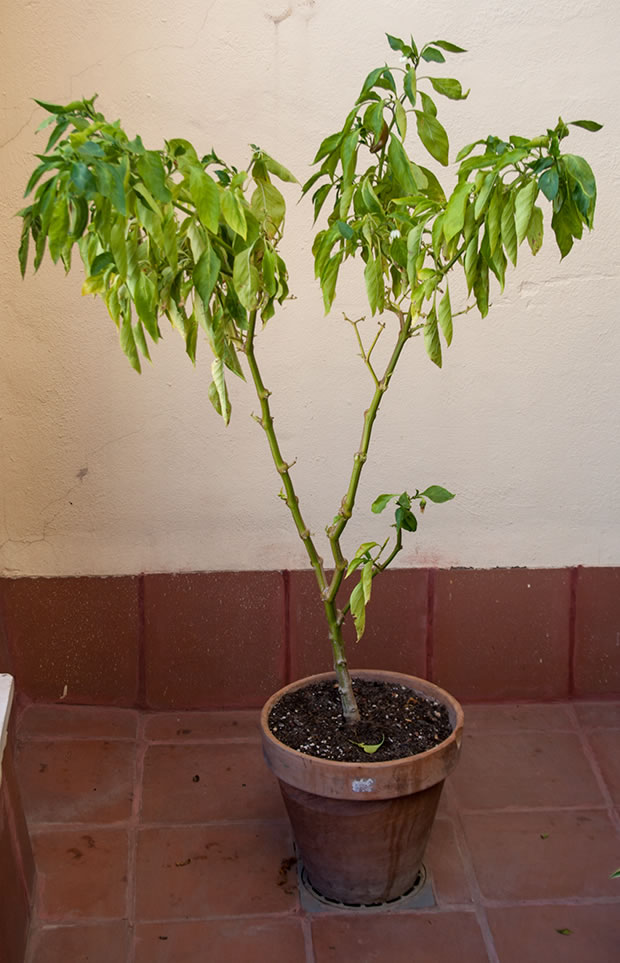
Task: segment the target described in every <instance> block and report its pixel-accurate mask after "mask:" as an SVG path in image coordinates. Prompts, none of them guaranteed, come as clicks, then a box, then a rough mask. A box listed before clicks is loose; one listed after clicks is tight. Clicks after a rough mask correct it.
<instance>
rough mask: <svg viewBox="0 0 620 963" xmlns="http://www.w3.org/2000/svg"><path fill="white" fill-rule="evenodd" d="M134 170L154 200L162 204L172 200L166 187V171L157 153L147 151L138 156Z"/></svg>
mask: <svg viewBox="0 0 620 963" xmlns="http://www.w3.org/2000/svg"><path fill="white" fill-rule="evenodd" d="M136 169H137V171H138V173H139V174H140V177H141V178H142V180H143V181H144V183H145V184H146V186H147V187H148V189H149V191H150V192H151V194H152V195H153V197H154V198H155V200H157V201H160V202H161V203H162V204H167V203H168V202H169V201H171V200H172V194H171V193H170V190H169V189H168V187H167V186H166V171H165V169H164V165H163V162H162V159H161V157H160V155H159V154H158V153H157V151H154V150H147V151H144V153H143V154H140V156H139V157H138V160H137V163H136Z"/></svg>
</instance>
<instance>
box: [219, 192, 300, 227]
mask: <svg viewBox="0 0 620 963" xmlns="http://www.w3.org/2000/svg"><path fill="white" fill-rule="evenodd" d="M250 206H251V208H252V211H253V212H254V214H255V215H256V217H257V218H258V220H259V221H260V222H261V223H262V224H263V226H264V228H265V231H266V233H267V235H268V236H269V237H273V236H274V234H275V233H276V232H277V230H278V228H279V227H280V225H281V224H282V221H283V220H284V214H285V212H286V205H285V202H284V198H283V196H282V194H281V193H280V191H279V190H278V188H277V187H276V186H275V184H268V183H267V182H264V181H260V182H259V183H258V184H257V185H256V190H255V191H254V193H253V194H252V201H251V205H250ZM224 214H225V215H226V211H224Z"/></svg>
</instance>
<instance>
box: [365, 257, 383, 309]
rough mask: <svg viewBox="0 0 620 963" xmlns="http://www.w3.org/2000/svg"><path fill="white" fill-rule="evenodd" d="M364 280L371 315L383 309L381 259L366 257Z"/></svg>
mask: <svg viewBox="0 0 620 963" xmlns="http://www.w3.org/2000/svg"><path fill="white" fill-rule="evenodd" d="M364 280H365V282H366V293H367V294H368V303H369V305H370V310H371V312H372V314H375V313H376V312H377V311H381V310H382V309H383V300H384V294H385V289H384V286H383V269H382V266H381V259H380V258H374V257H373V256H372V254H370V255H369V256H368V261H367V262H366V267H365V268H364Z"/></svg>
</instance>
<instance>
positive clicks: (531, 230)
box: [527, 207, 544, 254]
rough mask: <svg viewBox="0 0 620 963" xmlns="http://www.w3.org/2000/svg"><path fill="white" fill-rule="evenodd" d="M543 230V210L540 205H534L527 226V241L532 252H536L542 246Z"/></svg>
mask: <svg viewBox="0 0 620 963" xmlns="http://www.w3.org/2000/svg"><path fill="white" fill-rule="evenodd" d="M543 230H544V228H543V212H542V210H541V208H540V207H535V208H534V210H533V211H532V216H531V218H530V223H529V224H528V227H527V243H528V244H529V246H530V249H531V251H532V254H538V252H539V251H540V249H541V247H542V242H543Z"/></svg>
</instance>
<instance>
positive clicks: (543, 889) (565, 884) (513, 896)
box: [463, 810, 620, 900]
mask: <svg viewBox="0 0 620 963" xmlns="http://www.w3.org/2000/svg"><path fill="white" fill-rule="evenodd" d="M463 822H464V826H465V834H466V837H467V842H468V845H469V850H470V853H471V858H472V861H473V864H474V869H475V871H476V876H477V878H478V883H479V885H480V889H481V890H482V893H483V895H484V896H485V897H486V899H490V900H517V899H518V900H522V899H531V900H534V899H554V898H555V899H571V898H574V897H593V896H594V897H596V896H611V897H618V896H620V894H619V893H618V885H617V883H618V881H617V880H610V879H609V874H610V873H611V872H613V870H614V869H615V868H616V866H619V865H620V837H619V835H618V834H617V833H616V831H615V829H614V827H613V825H612V823H611V821H610V819H609V816H608V815H607V813H606V812H601V811H597V810H590V811H584V812H540V813H533V812H529V813H525V812H524V813H477V814H470V815H465V816H464V817H463Z"/></svg>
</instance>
